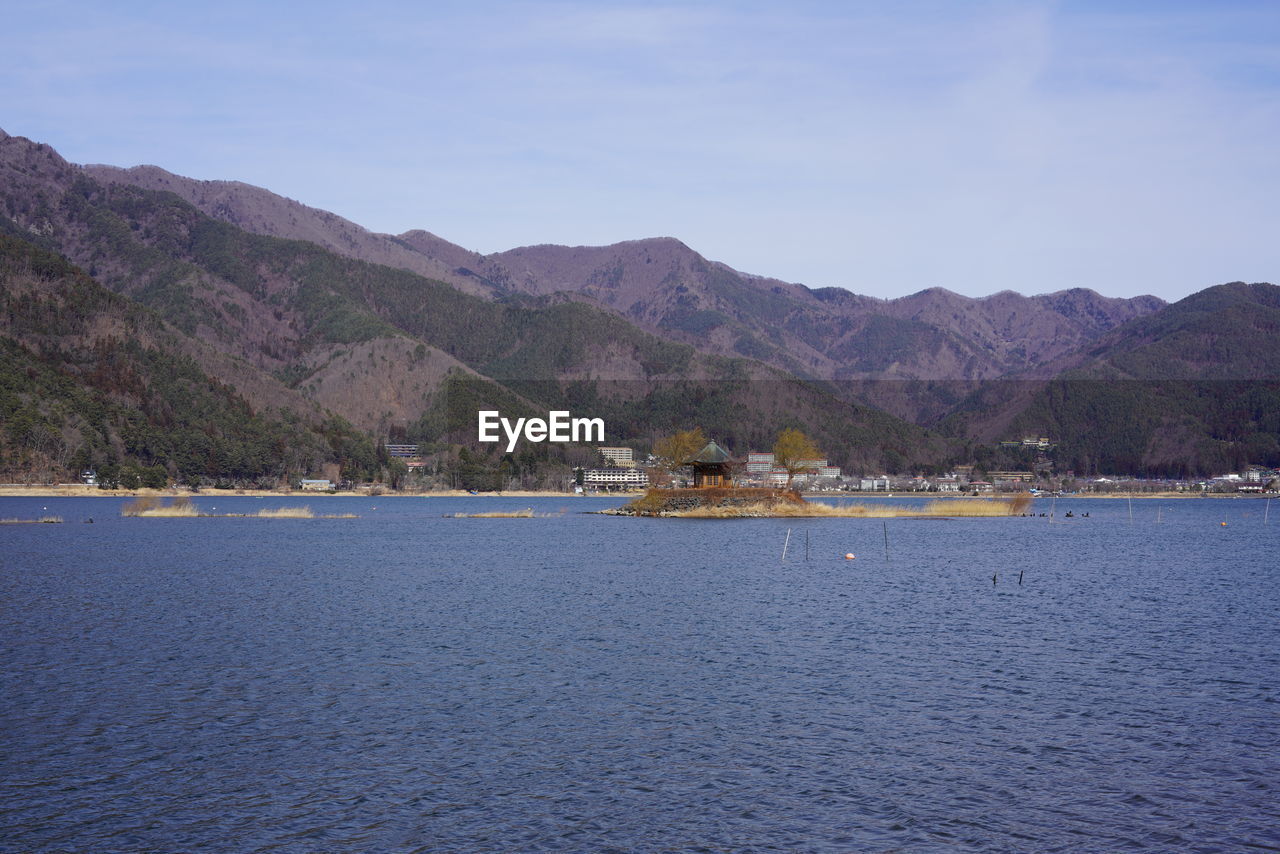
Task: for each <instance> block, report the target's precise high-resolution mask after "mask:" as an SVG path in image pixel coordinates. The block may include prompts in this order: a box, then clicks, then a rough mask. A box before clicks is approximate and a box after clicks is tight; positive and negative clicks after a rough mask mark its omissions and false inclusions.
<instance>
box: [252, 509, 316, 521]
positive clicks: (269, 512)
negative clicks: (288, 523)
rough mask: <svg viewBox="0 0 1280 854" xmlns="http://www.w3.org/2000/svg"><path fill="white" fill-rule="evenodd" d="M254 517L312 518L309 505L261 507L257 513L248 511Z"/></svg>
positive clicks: (314, 516)
mask: <svg viewBox="0 0 1280 854" xmlns="http://www.w3.org/2000/svg"><path fill="white" fill-rule="evenodd" d="M247 515H250V516H252V517H253V518H255V519H314V518H316V514H314V513H312V512H311V508H310V507H275V508H272V507H263V508H262V509H261V510H259V511H258V512H257V513H249V514H247Z"/></svg>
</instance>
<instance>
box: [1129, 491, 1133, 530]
mask: <svg viewBox="0 0 1280 854" xmlns="http://www.w3.org/2000/svg"><path fill="white" fill-rule="evenodd" d="M1129 524H1130V525H1132V524H1133V496H1132V495H1130V496H1129Z"/></svg>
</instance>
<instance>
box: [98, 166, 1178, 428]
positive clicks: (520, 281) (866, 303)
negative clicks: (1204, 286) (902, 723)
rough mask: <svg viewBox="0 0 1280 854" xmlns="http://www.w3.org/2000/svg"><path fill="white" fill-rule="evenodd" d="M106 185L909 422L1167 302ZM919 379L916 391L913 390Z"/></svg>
mask: <svg viewBox="0 0 1280 854" xmlns="http://www.w3.org/2000/svg"><path fill="white" fill-rule="evenodd" d="M82 168H83V169H84V171H85V172H86V173H87V174H89V175H92V176H94V177H95V178H97V179H98V180H101V181H107V182H115V183H128V184H132V185H135V186H140V187H145V188H148V189H157V190H167V191H170V192H174V193H176V194H177V195H179V196H180V197H182V198H183V199H185V200H187V201H188V202H190V203H191V204H193V205H195V206H196V207H197V208H199V209H200V210H201V211H203V212H204V213H206V214H208V215H210V216H213V217H215V218H218V219H221V220H223V221H226V222H229V223H232V224H234V225H236V226H237V227H240V228H244V229H246V230H248V231H250V232H253V233H258V234H266V235H272V236H279V237H287V238H290V239H299V240H308V241H311V242H315V243H317V244H318V245H321V246H324V247H325V248H328V249H330V250H332V251H334V252H337V253H339V254H342V255H345V256H347V257H351V258H357V259H360V260H365V261H369V262H372V263H378V264H386V265H390V266H395V267H399V268H401V269H406V270H410V271H413V272H416V273H419V274H421V275H426V276H430V277H432V278H436V279H439V280H441V281H445V282H448V283H449V284H451V285H453V286H455V287H458V288H459V289H461V290H463V291H465V292H467V293H471V294H476V295H481V296H484V297H486V298H490V299H497V298H502V297H504V296H509V295H513V294H528V295H534V296H548V295H554V294H559V295H569V296H571V297H572V298H574V299H585V300H587V301H589V302H591V303H592V304H596V305H599V306H603V307H606V308H608V309H609V310H612V311H614V312H616V313H618V314H619V315H621V316H623V317H625V318H627V319H628V320H630V321H632V322H634V323H637V324H639V325H640V326H641V327H642V328H644V329H646V330H648V331H650V332H653V333H656V334H659V335H661V336H663V337H665V338H668V339H670V340H674V341H679V342H682V343H687V344H690V345H692V346H695V347H697V348H698V349H699V350H702V351H703V352H707V353H712V354H717V355H725V356H746V357H749V358H753V359H758V360H761V361H764V362H766V363H768V364H771V365H773V366H775V367H778V368H781V369H783V370H786V371H788V372H790V373H793V374H795V375H797V376H801V377H808V378H813V379H821V380H830V381H836V382H838V383H841V384H843V385H842V387H843V388H844V389H845V390H846V391H847V393H849V394H850V395H851V396H854V397H860V398H864V399H868V400H870V401H871V402H873V403H876V404H877V405H880V406H883V407H884V408H887V409H889V410H890V411H893V412H895V414H898V415H900V416H902V417H907V418H910V419H911V420H923V421H928V420H932V419H933V418H936V417H940V416H941V415H942V414H944V413H945V410H946V407H947V405H948V402H949V400H951V399H952V398H954V396H955V393H954V390H952V391H951V392H949V393H947V394H943V395H942V396H941V397H939V395H937V394H931V393H928V392H922V391H921V390H922V389H925V388H927V387H928V386H927V385H926V384H933V383H948V382H958V383H972V382H975V381H981V380H987V379H992V378H995V377H999V376H1003V375H1006V374H1009V373H1013V372H1019V371H1023V370H1026V369H1028V368H1030V367H1034V366H1035V365H1039V364H1043V363H1046V362H1050V361H1052V360H1054V359H1056V358H1058V357H1060V356H1062V355H1064V354H1066V353H1069V352H1071V351H1073V350H1076V349H1078V348H1080V347H1081V346H1083V345H1085V344H1087V343H1088V342H1090V341H1092V340H1094V339H1095V338H1096V337H1097V336H1099V335H1101V334H1102V333H1104V332H1106V331H1108V330H1110V329H1113V328H1115V327H1116V326H1119V325H1120V324H1122V323H1124V322H1125V321H1127V320H1130V319H1132V318H1134V317H1140V316H1144V315H1147V314H1150V313H1151V312H1153V311H1156V310H1157V309H1159V308H1160V307H1161V306H1162V305H1163V302H1162V301H1161V300H1159V299H1157V298H1155V297H1149V296H1147V297H1136V298H1132V299H1122V298H1108V297H1103V296H1101V295H1099V294H1097V293H1096V292H1094V291H1092V290H1089V289H1085V288H1077V289H1072V290H1068V291H1061V292H1057V293H1052V294H1044V295H1039V296H1032V297H1026V296H1022V295H1020V294H1017V293H1014V292H1011V291H1005V292H1001V293H998V294H995V295H993V296H989V297H983V298H972V297H965V296H962V295H960V294H956V293H953V292H951V291H948V290H946V289H943V288H929V289H926V290H923V291H920V292H918V293H915V294H912V295H910V296H905V297H900V298H897V299H890V300H882V299H876V298H872V297H866V296H860V295H857V294H854V293H852V292H850V291H847V290H844V289H840V288H821V289H816V290H815V289H810V288H808V287H806V286H804V285H800V284H795V283H789V282H784V281H780V280H777V279H771V278H766V277H759V276H752V275H749V274H745V273H741V272H739V271H737V270H734V269H733V268H731V267H729V266H728V265H726V264H722V263H719V262H713V261H709V260H707V259H706V258H704V257H703V256H701V255H700V254H698V253H697V252H695V251H694V250H692V249H691V248H689V247H688V246H686V245H685V244H684V243H682V242H681V241H679V240H676V239H674V238H649V239H642V240H633V241H626V242H623V243H618V244H613V245H610V246H576V247H569V246H555V245H540V246H526V247H520V248H516V249H511V250H508V251H505V252H499V253H494V254H491V255H482V254H479V253H476V252H471V251H469V250H466V249H464V248H462V247H460V246H457V245H456V244H453V243H450V242H449V241H447V240H444V239H442V238H440V237H438V236H436V235H434V234H431V233H430V232H427V231H422V230H413V231H408V232H405V233H404V234H400V235H386V234H376V233H373V232H369V231H367V230H366V229H364V228H362V227H360V226H359V225H357V224H355V223H353V222H350V221H348V220H345V219H343V218H341V217H338V216H336V215H334V214H332V213H328V212H326V211H321V210H317V209H315V208H309V207H307V206H305V205H302V204H300V203H298V202H295V201H292V200H289V199H284V198H282V197H280V196H277V195H275V194H273V193H271V192H269V191H267V190H263V189H261V188H257V187H252V186H249V185H246V184H241V183H238V182H226V181H197V180H194V179H188V178H182V177H180V176H176V175H173V174H171V173H168V172H165V171H164V170H162V169H159V168H158V167H153V166H143V167H134V168H132V169H119V168H116V167H110V166H87V167H82ZM903 383H905V384H906V385H905V386H904V385H903Z"/></svg>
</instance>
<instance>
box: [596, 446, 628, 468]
mask: <svg viewBox="0 0 1280 854" xmlns="http://www.w3.org/2000/svg"><path fill="white" fill-rule="evenodd" d="M596 450H598V451H599V452H600V456H601V457H603V458H604V463H605V465H606V466H609V467H610V468H625V469H630V468H635V467H636V459H635V452H634V451H632V450H631V448H597V449H596Z"/></svg>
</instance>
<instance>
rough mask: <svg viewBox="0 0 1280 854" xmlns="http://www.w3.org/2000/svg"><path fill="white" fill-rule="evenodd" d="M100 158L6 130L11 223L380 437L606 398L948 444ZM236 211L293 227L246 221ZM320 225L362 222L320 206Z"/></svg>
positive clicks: (563, 309)
mask: <svg viewBox="0 0 1280 854" xmlns="http://www.w3.org/2000/svg"><path fill="white" fill-rule="evenodd" d="M95 171H96V170H91V169H84V168H81V167H77V166H75V165H74V164H70V163H68V162H67V161H66V160H64V159H63V158H61V157H60V156H59V155H58V154H57V152H55V151H54V150H53V149H51V148H49V147H48V146H45V145H40V144H37V143H34V142H32V141H30V140H26V139H23V138H20V137H9V136H7V135H6V136H0V179H2V180H0V227H5V228H9V227H12V229H13V232H12V233H13V234H15V236H17V237H19V238H21V239H24V240H29V241H34V242H36V243H38V244H39V245H41V246H42V247H44V248H46V249H50V250H53V251H56V252H58V253H59V254H61V255H63V256H65V257H66V258H67V259H68V260H70V261H71V262H72V263H74V264H75V265H78V266H79V267H80V268H81V269H83V270H84V271H85V272H86V273H88V275H89V276H90V277H92V278H93V279H94V280H95V281H98V282H100V283H101V284H103V285H105V286H106V287H108V288H109V289H111V290H113V291H115V292H116V293H118V294H121V295H123V296H126V297H128V298H130V299H132V300H135V301H137V302H140V303H142V304H143V305H144V306H146V307H148V308H149V309H151V310H152V311H154V312H156V313H157V314H159V315H160V316H162V317H164V318H165V319H166V320H168V321H169V322H170V323H172V324H173V325H174V326H175V327H176V328H177V329H179V330H180V331H181V332H182V333H184V334H185V335H188V336H191V337H192V338H193V339H197V340H200V341H202V342H205V343H206V344H207V346H208V347H209V348H211V349H212V350H213V351H215V352H218V353H220V354H222V355H223V356H226V357H229V359H224V360H223V361H224V363H226V364H234V363H235V360H240V363H241V364H243V365H245V366H247V367H249V368H252V369H253V370H255V371H256V372H257V373H258V374H259V375H262V376H264V377H267V376H269V377H270V378H271V379H272V381H273V382H275V383H277V385H278V387H280V388H282V389H289V390H292V391H294V392H297V393H300V394H301V395H302V396H303V397H304V398H306V399H307V400H308V401H310V402H314V404H319V405H320V406H321V407H323V408H326V409H328V410H329V411H331V412H334V413H336V414H339V415H342V416H343V417H345V418H346V419H348V420H349V421H351V422H353V423H354V424H356V426H358V427H360V428H361V429H364V430H367V431H369V432H371V433H373V434H374V436H375V437H379V436H381V437H396V436H403V437H405V438H407V439H409V440H411V441H413V440H423V441H428V442H430V443H444V444H446V445H448V444H456V443H458V442H468V441H469V442H471V443H474V442H475V411H476V409H477V408H494V405H493V404H494V402H495V401H502V402H503V405H502V407H501V408H503V409H504V410H506V409H507V408H508V407H507V404H510V408H511V409H512V410H513V411H514V410H516V409H519V410H521V413H520V414H525V415H530V414H533V413H535V412H539V411H540V412H542V413H545V412H546V411H547V410H548V409H550V408H566V407H572V408H574V409H578V410H581V411H592V412H593V413H603V414H605V416H606V417H607V419H608V423H610V424H611V425H614V426H615V429H616V430H618V431H619V432H618V433H616V434H614V435H611V436H610V439H612V440H626V439H629V438H632V437H634V438H635V439H636V440H637V441H639V442H641V443H642V444H643V443H644V442H646V441H651V440H652V438H653V437H654V436H656V435H661V433H662V432H669V431H670V430H672V429H675V428H676V427H682V426H686V425H687V424H688V423H701V424H704V425H705V426H707V428H708V429H709V430H714V431H715V432H716V433H717V435H718V436H721V437H724V438H725V440H726V441H728V442H730V443H731V444H741V445H742V446H743V447H755V446H759V445H760V444H761V443H762V442H767V441H771V440H770V439H769V437H770V436H773V435H776V433H777V430H778V429H780V427H781V426H786V425H791V424H794V423H797V422H799V423H804V424H806V425H808V426H809V427H810V428H811V429H812V430H813V431H814V432H815V433H816V434H817V435H818V437H819V438H820V439H822V440H823V441H824V442H825V443H826V444H827V445H828V446H829V447H831V448H832V449H833V450H832V451H831V453H832V455H833V457H834V458H836V459H838V460H841V461H843V462H846V463H847V464H852V463H854V462H855V461H858V460H861V461H862V463H863V464H865V465H869V466H880V465H882V463H881V462H880V459H881V457H882V456H883V455H885V454H889V453H890V452H892V454H893V456H891V457H889V458H890V459H895V460H898V461H899V462H900V463H901V462H903V461H909V460H915V461H917V462H924V461H925V460H927V459H932V458H935V457H940V456H945V455H946V454H947V453H948V451H947V447H949V444H948V443H946V442H944V441H941V440H938V439H937V437H929V436H927V435H925V434H924V433H923V431H921V430H920V429H919V428H917V427H915V426H913V425H909V424H906V423H904V422H902V421H900V420H898V419H896V418H893V417H892V416H890V415H888V414H885V413H882V412H879V411H877V410H875V409H872V408H870V407H867V406H863V405H858V404H856V403H851V402H847V401H840V400H837V399H835V398H833V397H832V396H831V395H830V394H828V393H827V392H826V391H824V390H822V389H820V388H817V387H814V386H812V385H808V384H805V383H804V382H801V381H799V380H797V379H796V378H795V377H793V376H790V375H787V374H785V373H783V372H780V371H778V370H777V369H776V368H773V367H770V366H768V365H767V364H765V363H763V362H759V361H753V360H750V359H744V358H738V359H724V358H719V357H716V356H714V355H709V354H706V353H700V352H698V351H697V350H695V349H694V348H692V347H689V346H687V345H683V344H679V343H677V342H673V341H670V340H669V339H666V338H662V337H658V336H655V335H652V334H650V333H647V332H645V331H643V330H642V329H641V328H640V327H638V326H637V325H636V324H634V323H632V322H630V321H628V320H626V319H625V318H623V317H622V316H621V315H619V314H618V313H616V312H610V311H605V310H602V309H601V308H597V307H595V306H594V305H593V303H594V301H593V300H591V299H590V298H589V297H582V296H580V295H574V294H570V293H568V292H562V291H557V292H553V293H551V294H549V295H534V294H529V293H521V292H519V291H516V290H513V289H510V288H498V287H494V289H493V290H494V292H493V294H492V298H490V299H482V298H480V297H477V296H475V295H473V294H468V293H466V292H464V291H463V290H461V289H459V288H457V287H454V286H453V285H451V284H449V283H448V282H445V281H441V280H439V279H433V278H429V277H424V276H423V275H421V274H419V273H414V272H412V271H410V270H406V269H404V268H403V267H396V266H391V265H385V264H377V263H374V262H371V261H366V260H363V259H360V258H358V257H356V255H357V254H358V253H357V252H356V249H358V248H359V246H360V241H359V240H355V239H354V238H353V240H349V241H342V240H341V239H339V238H340V235H337V236H333V235H331V237H332V240H330V241H329V244H330V245H334V244H342V245H345V246H346V247H347V251H346V252H343V253H339V252H335V251H334V250H333V249H331V248H327V247H326V246H323V245H321V244H320V243H317V242H315V240H314V239H313V240H303V239H300V238H299V237H298V236H297V235H306V236H311V237H315V234H314V232H309V231H308V229H309V228H310V225H308V228H303V227H302V225H303V223H302V219H301V218H299V217H297V216H296V215H295V214H297V212H298V211H299V210H301V208H300V207H299V206H296V204H295V203H289V202H287V200H286V201H284V202H281V203H279V204H278V209H279V210H283V211H286V212H290V213H289V216H288V217H286V221H285V225H287V226H288V227H287V228H286V227H284V226H281V227H279V228H277V227H275V226H271V227H270V228H268V225H267V224H266V222H265V220H264V219H263V218H262V216H260V215H258V214H253V215H250V214H251V213H252V212H244V211H237V208H236V207H235V205H233V204H232V201H234V199H232V200H231V201H228V198H227V197H226V196H225V193H227V192H230V193H231V195H232V196H236V195H237V194H238V193H240V192H241V190H240V189H238V188H236V187H234V186H230V187H229V185H220V186H219V187H218V188H216V190H217V192H212V191H211V192H208V193H196V192H194V191H191V192H190V193H189V195H191V197H192V198H193V199H196V200H197V201H200V202H201V203H202V204H206V205H212V206H213V207H212V209H213V210H214V211H215V212H216V213H218V214H219V216H217V217H215V216H212V215H210V214H207V213H205V212H203V211H202V210H200V208H199V207H197V206H196V205H195V204H193V203H192V202H189V201H187V200H186V199H185V198H183V196H182V195H181V194H179V193H178V192H175V191H174V190H173V186H174V185H172V184H171V185H170V189H167V190H153V189H148V188H146V187H142V186H139V185H138V184H135V183H131V182H129V181H123V180H118V179H119V177H120V174H121V173H120V172H118V171H115V172H113V173H112V177H111V179H108V180H105V181H103V180H98V179H97V178H95V177H94V172H95ZM141 174H143V175H150V176H151V179H155V178H156V177H157V173H155V172H151V171H150V170H143V171H142V173H141ZM159 177H160V178H163V175H159ZM188 189H190V188H188ZM262 198H265V199H266V201H268V202H272V203H273V204H275V202H273V200H272V199H271V198H270V197H269V195H268V196H261V197H259V199H262ZM259 214H260V211H259ZM230 218H235V219H237V220H238V221H241V222H244V223H246V224H252V225H254V227H256V228H257V229H259V230H260V231H267V230H271V231H276V232H281V234H262V233H258V232H251V231H249V230H246V229H244V228H241V227H239V226H237V225H233V224H232V223H231V222H229V221H228V220H229V219H230ZM6 223H7V225H6ZM310 223H311V224H315V225H316V227H323V228H331V227H338V228H339V229H340V231H343V232H348V231H349V229H348V225H346V224H344V223H343V222H340V221H337V220H336V219H333V218H331V217H329V216H325V215H317V217H316V219H314V220H312V221H310ZM350 228H352V229H357V231H355V232H353V233H354V234H356V235H357V236H359V235H361V234H362V233H364V232H363V230H359V229H358V227H356V226H350ZM284 235H289V236H284ZM375 239H377V238H376V236H375ZM411 241H412V242H416V243H417V244H418V245H430V244H431V243H432V242H433V239H432V238H431V236H430V235H426V234H425V233H416V234H410V235H408V236H407V238H406V239H405V240H402V241H400V242H399V243H397V244H396V245H397V246H402V247H408V246H410V245H411ZM353 244H354V246H355V249H353ZM380 245H384V246H385V243H383V244H380ZM435 251H437V252H440V251H441V249H440V247H439V246H436V247H435ZM461 258H462V260H470V259H471V258H472V256H461ZM476 260H483V259H476ZM455 263H456V261H455ZM476 266H480V264H479V263H477V264H476ZM459 275H462V274H459ZM467 278H468V279H470V278H475V275H474V273H473V274H470V275H467ZM227 381H229V382H230V383H231V384H234V378H229V379H228V380H227ZM744 413H749V415H748V416H747V417H744ZM468 437H469V438H468ZM482 450H483V449H482Z"/></svg>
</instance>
